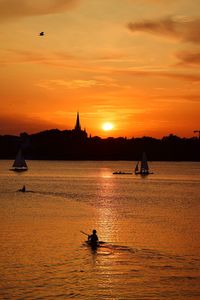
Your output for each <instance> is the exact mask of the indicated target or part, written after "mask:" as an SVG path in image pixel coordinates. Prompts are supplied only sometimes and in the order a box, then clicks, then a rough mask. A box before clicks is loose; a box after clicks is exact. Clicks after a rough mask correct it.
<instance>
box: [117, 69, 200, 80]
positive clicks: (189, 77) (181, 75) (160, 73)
mask: <svg viewBox="0 0 200 300" xmlns="http://www.w3.org/2000/svg"><path fill="white" fill-rule="evenodd" d="M113 74H121V75H122V76H137V77H138V76H143V77H144V76H146V77H166V78H172V79H178V80H184V81H191V82H200V74H193V73H178V72H169V71H164V70H163V71H154V70H151V71H148V70H115V71H113Z"/></svg>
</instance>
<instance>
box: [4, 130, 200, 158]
mask: <svg viewBox="0 0 200 300" xmlns="http://www.w3.org/2000/svg"><path fill="white" fill-rule="evenodd" d="M20 147H21V148H22V151H23V153H24V156H25V158H26V159H39V160H40V159H41V160H139V159H140V158H141V155H142V152H143V151H145V152H146V153H147V157H148V160H157V161H161V160H164V161H200V139H199V138H198V137H192V138H181V137H178V136H176V135H174V134H170V135H168V136H164V137H163V138H161V139H157V138H153V137H146V136H144V137H141V138H130V139H128V138H124V137H119V138H113V137H109V138H104V139H103V138H100V137H98V136H94V137H87V134H86V132H85V131H82V130H81V131H80V132H76V131H75V130H64V131H60V130H58V129H52V130H46V131H42V132H39V133H35V134H30V135H29V134H27V133H21V134H20V136H12V135H1V136H0V159H13V158H15V156H16V153H17V151H18V149H19V148H20Z"/></svg>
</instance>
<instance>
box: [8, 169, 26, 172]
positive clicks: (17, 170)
mask: <svg viewBox="0 0 200 300" xmlns="http://www.w3.org/2000/svg"><path fill="white" fill-rule="evenodd" d="M10 171H14V172H24V171H28V169H27V168H21V169H20V168H13V169H10Z"/></svg>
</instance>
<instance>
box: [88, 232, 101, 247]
mask: <svg viewBox="0 0 200 300" xmlns="http://www.w3.org/2000/svg"><path fill="white" fill-rule="evenodd" d="M88 242H89V243H90V244H91V245H94V246H97V245H98V243H99V238H98V236H97V231H96V230H95V229H94V230H93V231H92V234H91V235H88Z"/></svg>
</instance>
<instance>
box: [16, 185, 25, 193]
mask: <svg viewBox="0 0 200 300" xmlns="http://www.w3.org/2000/svg"><path fill="white" fill-rule="evenodd" d="M18 192H22V193H25V192H26V187H25V185H24V186H23V187H22V188H21V189H20V190H18Z"/></svg>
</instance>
